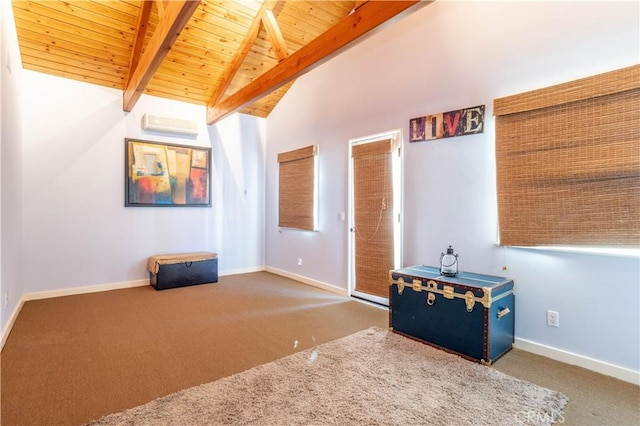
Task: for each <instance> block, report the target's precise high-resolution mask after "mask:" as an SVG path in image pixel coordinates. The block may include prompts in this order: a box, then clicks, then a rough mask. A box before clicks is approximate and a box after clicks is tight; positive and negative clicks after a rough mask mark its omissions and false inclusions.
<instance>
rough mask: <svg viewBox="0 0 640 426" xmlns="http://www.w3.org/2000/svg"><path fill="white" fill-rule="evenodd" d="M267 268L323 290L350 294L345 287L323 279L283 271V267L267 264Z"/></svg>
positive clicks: (343, 294) (342, 294)
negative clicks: (278, 267) (318, 279)
mask: <svg viewBox="0 0 640 426" xmlns="http://www.w3.org/2000/svg"><path fill="white" fill-rule="evenodd" d="M265 270H266V271H267V272H271V273H272V274H276V275H280V276H283V277H286V278H291V279H292V280H296V281H300V282H301V283H303V284H307V285H310V286H313V287H318V288H321V289H323V290H327V291H330V292H331V293H335V294H339V295H341V296H348V295H349V293H348V292H347V290H346V289H344V288H340V287H336V286H335V285H333V284H327V283H325V282H322V281H317V280H314V279H311V278H307V277H303V276H302V275H298V274H293V273H291V272H288V271H283V270H282V269H277V268H272V267H271V266H267V267H266V268H265Z"/></svg>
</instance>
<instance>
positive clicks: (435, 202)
mask: <svg viewBox="0 0 640 426" xmlns="http://www.w3.org/2000/svg"><path fill="white" fill-rule="evenodd" d="M638 30H639V4H638V2H506V1H503V2H458V1H455V2H447V1H437V2H435V3H433V4H431V5H429V6H427V7H425V8H423V9H421V10H419V11H418V12H416V13H415V14H413V15H411V16H410V17H408V18H406V19H404V20H402V21H400V22H399V23H397V24H395V25H393V26H391V27H388V28H386V29H383V30H382V31H380V32H378V33H377V34H375V35H373V36H372V37H370V38H368V39H367V40H366V41H364V42H362V43H361V44H359V45H358V46H357V47H355V48H352V49H350V50H348V51H347V52H346V53H344V54H342V55H341V56H339V57H337V58H335V59H333V60H331V61H329V62H327V63H325V64H324V65H322V66H320V67H318V68H316V69H315V70H313V71H311V72H310V73H309V74H306V75H305V76H303V77H301V78H299V79H298V80H297V82H296V83H295V84H294V85H293V86H292V88H291V89H290V90H289V92H288V93H287V94H286V96H285V97H284V99H283V100H282V101H281V102H280V103H279V104H278V106H277V107H276V109H275V110H274V111H273V112H272V113H271V115H270V116H269V118H268V128H267V140H268V146H267V155H266V160H267V198H266V243H267V244H266V256H267V257H266V264H267V266H268V267H271V268H274V269H277V270H281V271H286V272H288V273H292V274H298V275H301V276H304V277H307V278H308V279H310V280H314V281H318V282H322V283H326V284H328V285H332V286H336V287H340V288H343V289H346V288H347V281H348V277H347V269H348V263H347V262H348V259H347V256H348V250H347V242H348V223H346V222H341V221H340V220H339V218H338V217H339V213H340V212H341V211H347V208H348V193H347V188H348V187H347V185H348V183H347V173H348V158H347V153H348V145H347V141H348V140H349V139H351V138H357V137H362V136H367V135H370V134H375V133H378V132H383V131H387V130H392V129H396V128H403V129H404V132H405V141H406V139H407V137H406V133H407V132H408V123H409V119H411V118H414V117H419V116H424V115H427V114H431V113H438V112H444V111H449V110H453V109H459V108H465V107H472V106H476V105H482V104H484V105H486V121H485V123H486V130H485V132H484V133H483V134H478V135H473V136H464V137H458V138H453V139H444V140H438V141H432V142H421V143H412V144H409V143H407V142H405V144H404V182H403V184H404V193H403V195H404V242H403V256H404V258H403V264H404V265H411V264H431V265H437V263H438V260H439V255H440V252H441V251H443V250H444V249H445V248H446V247H447V245H449V244H452V245H453V246H454V248H455V249H456V251H457V252H458V253H459V254H460V265H461V269H462V270H467V271H475V272H480V273H487V274H493V275H505V274H506V275H509V276H511V277H513V278H514V279H515V281H516V286H517V293H516V294H517V296H516V300H517V302H516V303H517V312H516V337H517V338H518V339H523V340H528V341H531V342H535V343H537V344H540V345H547V346H550V347H552V348H554V349H558V350H562V351H568V352H570V353H573V354H577V355H581V356H584V357H589V358H593V359H595V360H597V361H600V362H603V363H610V364H613V365H615V366H618V367H621V368H622V369H627V370H631V371H632V372H635V374H637V372H638V371H639V370H640V365H639V364H640V361H639V360H640V354H639V350H640V349H639V348H640V341H639V336H640V328H639V327H640V325H639V324H640V317H639V313H638V312H639V301H640V291H639V287H640V276H639V274H640V271H639V269H640V268H639V260H638V258H637V257H636V258H632V257H631V258H625V257H608V256H598V255H586V254H583V255H580V254H569V253H555V252H545V251H533V250H522V249H507V248H501V247H498V246H496V245H495V241H496V235H497V212H496V194H495V159H494V131H493V124H494V121H493V112H492V102H493V99H495V98H499V97H502V96H506V95H511V94H515V93H520V92H523V91H527V90H532V89H536V88H540V87H545V86H548V85H552V84H557V83H562V82H565V81H570V80H573V79H577V78H581V77H585V76H589V75H593V74H597V73H601V72H606V71H610V70H613V69H616V68H621V67H624V66H629V65H632V64H636V63H638V61H639V56H638V52H639V51H640V50H639V41H638ZM308 144H319V145H320V179H321V184H320V231H319V232H315V233H313V232H300V231H291V230H279V229H278V227H277V164H276V162H275V158H276V155H277V153H278V152H281V151H286V150H289V149H293V148H297V147H300V146H304V145H308ZM444 179H448V180H450V181H451V183H452V193H453V196H452V195H451V194H448V193H444V192H443V191H442V190H441V185H440V183H441V182H442V180H444ZM279 231H281V232H279ZM298 257H303V258H304V263H303V266H302V267H298V266H296V260H297V259H298ZM503 266H506V267H507V268H508V270H507V271H506V272H503V270H502V267H503ZM547 309H552V310H556V311H559V312H560V323H561V327H560V328H551V327H548V326H546V323H545V317H546V310H547Z"/></svg>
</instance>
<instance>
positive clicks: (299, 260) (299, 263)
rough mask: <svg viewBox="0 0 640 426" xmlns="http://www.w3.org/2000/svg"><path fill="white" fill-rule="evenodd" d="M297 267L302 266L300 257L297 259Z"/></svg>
mask: <svg viewBox="0 0 640 426" xmlns="http://www.w3.org/2000/svg"><path fill="white" fill-rule="evenodd" d="M298 266H302V258H301V257H299V258H298Z"/></svg>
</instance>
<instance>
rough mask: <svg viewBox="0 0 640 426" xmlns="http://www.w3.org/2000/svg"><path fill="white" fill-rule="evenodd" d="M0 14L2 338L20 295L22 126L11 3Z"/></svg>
mask: <svg viewBox="0 0 640 426" xmlns="http://www.w3.org/2000/svg"><path fill="white" fill-rule="evenodd" d="M0 14H1V20H0V25H1V27H2V32H1V37H2V38H1V40H2V43H1V44H2V47H1V49H0V55H1V58H0V65H1V69H0V75H1V83H0V94H1V98H2V99H1V106H0V117H1V120H0V206H1V208H0V295H1V298H0V330H3V334H4V330H5V329H6V328H7V326H8V321H9V318H10V316H11V313H12V312H14V311H15V309H16V308H17V306H18V302H19V300H20V297H21V296H22V293H23V285H22V234H21V231H22V135H21V128H22V125H21V124H22V123H21V99H20V96H21V80H20V76H21V66H20V52H19V50H18V41H17V37H16V30H15V26H14V25H13V12H12V10H11V2H2V5H0ZM5 303H7V305H6V306H5Z"/></svg>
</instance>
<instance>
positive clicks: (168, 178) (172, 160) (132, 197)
mask: <svg viewBox="0 0 640 426" xmlns="http://www.w3.org/2000/svg"><path fill="white" fill-rule="evenodd" d="M125 166H126V173H125V185H126V188H125V206H127V207H134V206H142V207H145V206H147V207H148V206H159V207H162V206H201V207H209V206H211V148H204V147H195V146H184V145H172V144H166V143H159V142H151V141H142V140H135V139H126V140H125Z"/></svg>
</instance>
